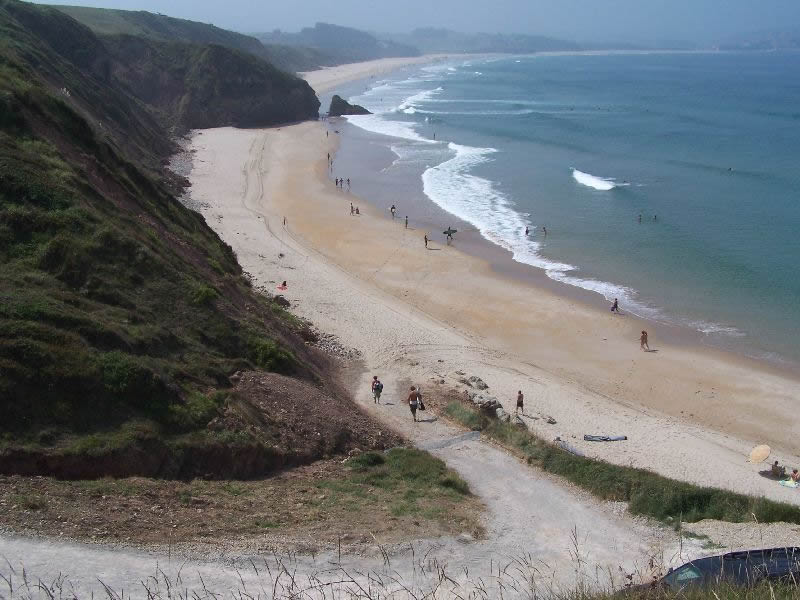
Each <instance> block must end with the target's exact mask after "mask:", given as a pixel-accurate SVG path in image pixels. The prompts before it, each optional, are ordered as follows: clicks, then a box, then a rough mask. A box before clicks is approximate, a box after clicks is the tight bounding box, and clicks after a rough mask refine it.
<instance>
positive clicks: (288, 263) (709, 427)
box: [192, 61, 800, 503]
mask: <svg viewBox="0 0 800 600" xmlns="http://www.w3.org/2000/svg"><path fill="white" fill-rule="evenodd" d="M399 64H400V63H399V62H396V61H389V62H387V61H377V62H376V63H367V64H361V65H347V66H346V67H341V68H335V69H326V70H324V71H321V72H317V73H315V74H308V75H307V77H308V80H309V82H310V83H311V84H312V85H313V86H315V88H318V89H328V90H329V89H331V88H332V87H334V86H335V85H337V84H340V83H342V82H344V81H348V80H352V79H353V78H358V77H364V76H366V75H367V74H368V73H372V72H375V71H374V70H375V69H378V70H380V69H391V68H392V67H397V66H399ZM326 127H327V128H329V130H330V134H329V137H326V135H325V129H326ZM335 128H336V125H335V123H328V124H327V125H326V124H323V123H303V124H299V125H294V126H291V127H283V128H280V129H276V130H271V131H238V130H233V129H221V130H211V131H204V132H202V133H201V134H200V135H197V136H196V137H195V138H194V143H193V149H194V150H195V152H196V158H197V161H198V162H200V163H204V165H205V166H204V167H203V168H211V167H212V166H213V168H214V169H215V170H216V172H217V177H203V178H199V177H198V176H194V177H193V178H192V180H193V190H192V195H193V198H195V199H196V200H199V201H200V202H207V203H208V204H209V205H210V208H209V211H210V213H213V215H214V216H211V215H207V216H208V217H211V218H209V222H211V223H212V226H214V227H215V228H216V229H217V231H218V232H219V233H220V235H221V237H222V238H223V239H225V240H226V241H228V242H229V243H231V244H232V245H233V247H234V249H236V251H237V254H238V255H239V258H240V261H241V262H242V264H243V266H244V268H245V269H247V270H248V271H250V272H251V273H252V274H253V275H254V276H255V277H256V279H257V280H258V281H261V282H271V281H281V280H283V279H286V280H287V281H289V291H288V293H287V294H286V295H287V297H288V298H289V299H290V300H291V301H292V302H293V304H295V311H296V312H297V313H298V314H300V315H302V316H304V317H306V318H308V319H310V320H311V321H313V322H314V323H316V324H317V325H318V326H319V327H320V328H321V329H323V330H327V331H332V332H333V333H336V334H337V335H338V336H339V337H341V338H342V339H343V340H344V341H345V342H346V343H347V344H349V345H351V346H353V347H356V348H359V349H360V350H361V351H362V353H363V355H364V357H365V360H366V363H367V366H368V368H369V369H370V370H376V372H386V371H388V370H391V371H398V372H402V373H403V374H404V375H405V376H407V377H408V378H410V379H413V380H417V381H424V380H425V379H428V378H429V377H431V376H432V374H434V373H435V374H437V375H444V376H449V377H450V378H454V377H455V376H454V374H455V371H457V370H465V371H467V372H469V373H471V374H477V375H479V376H481V377H482V378H483V379H484V380H486V382H487V383H489V384H490V386H491V390H492V393H493V394H495V395H497V396H498V397H499V398H500V400H501V401H503V402H505V403H506V404H507V405H509V406H510V403H511V400H512V399H513V398H514V397H515V395H516V391H517V390H518V389H522V390H523V391H524V392H525V394H526V398H527V403H526V406H528V407H529V408H528V409H527V411H528V412H529V414H531V415H532V416H536V413H537V412H541V413H546V414H550V415H552V416H553V417H554V418H555V419H556V420H557V424H556V425H547V424H546V423H544V422H543V420H542V419H533V418H529V419H527V422H528V424H529V427H530V428H531V429H532V430H534V431H536V432H537V433H538V434H540V435H541V436H542V437H544V438H546V439H553V438H554V437H555V436H557V435H558V436H561V437H562V438H563V439H568V440H571V441H572V442H574V444H575V445H576V446H578V447H579V448H580V449H581V450H583V451H584V452H586V453H587V454H589V455H592V456H597V457H601V458H604V459H606V460H609V461H612V462H616V463H620V464H632V465H636V466H642V467H646V468H649V469H653V470H655V471H657V472H659V473H662V474H664V475H668V476H671V477H676V478H679V479H684V480H687V481H691V482H694V483H699V484H705V485H713V486H719V487H724V488H729V489H734V490H738V491H742V492H747V493H751V494H757V495H765V496H767V497H770V498H774V499H779V500H785V501H789V502H795V503H800V494H797V493H795V491H794V490H791V489H785V488H782V487H781V486H778V485H777V484H776V483H775V482H773V481H770V480H768V479H765V478H763V477H760V476H759V475H758V470H759V469H758V467H756V466H754V465H750V464H748V463H747V462H745V457H746V456H747V454H748V452H749V450H750V448H752V446H753V445H755V444H757V443H769V444H770V445H772V447H773V456H774V457H775V458H777V459H779V460H781V462H786V463H788V464H789V465H800V457H798V454H800V452H798V444H797V441H796V440H797V435H796V432H797V430H798V426H800V419H799V418H798V415H797V411H796V409H795V397H796V396H797V393H798V391H800V385H798V382H797V381H796V380H794V379H792V378H790V377H788V376H786V375H784V374H783V373H779V372H776V371H773V370H771V369H770V368H769V367H767V366H764V365H760V364H759V363H756V362H755V361H749V360H746V359H743V358H739V357H736V356H733V355H729V354H726V353H723V352H718V351H714V350H710V349H708V348H705V347H700V346H698V347H682V346H675V347H673V346H668V345H664V344H662V343H661V342H660V341H659V339H658V338H657V337H656V338H653V337H651V340H650V344H651V347H652V348H653V349H654V350H657V352H651V353H646V352H642V351H641V350H640V349H639V344H638V341H637V340H638V333H639V331H640V330H641V329H643V328H645V327H646V325H644V324H643V323H642V322H641V321H639V320H637V319H635V318H633V317H617V316H615V315H612V314H610V313H609V312H606V311H600V310H597V309H596V308H594V307H590V306H587V305H584V304H582V303H580V302H578V301H575V300H571V299H566V298H564V297H562V296H560V295H556V294H554V293H553V292H552V291H549V290H545V289H541V288H537V287H533V286H531V285H529V284H523V283H521V282H519V281H516V280H513V279H511V278H507V277H503V276H501V275H500V274H498V273H497V272H495V271H494V270H492V269H491V268H490V266H489V265H488V264H486V263H485V262H482V261H480V260H478V259H476V258H474V257H470V256H466V255H465V254H463V253H461V252H459V251H458V249H457V242H456V244H454V245H453V246H445V245H442V244H441V243H438V242H437V243H432V244H430V245H429V246H430V247H429V248H428V249H426V248H425V246H424V243H423V239H422V236H423V233H424V232H423V231H415V230H413V229H406V228H405V227H404V225H403V222H402V220H401V219H397V220H396V221H394V222H393V221H392V220H391V218H389V213H388V210H387V211H386V212H382V211H376V210H374V209H372V208H370V207H369V206H367V205H366V204H365V203H362V202H360V201H359V199H358V198H357V197H355V196H354V195H353V194H349V193H348V192H346V191H342V190H337V189H336V188H335V187H334V185H333V182H332V181H331V180H330V177H329V173H328V172H327V163H326V154H327V152H331V154H332V155H335V151H336V147H337V136H336V135H335V134H333V130H334V129H335ZM195 167H196V168H197V165H195ZM222 172H225V173H234V174H236V178H235V181H226V182H225V184H224V189H219V188H218V187H217V186H219V185H221V184H220V181H221V180H220V179H219V174H220V173H222ZM242 180H246V181H242ZM212 181H216V182H218V183H217V184H216V186H215V187H214V189H208V185H210V184H211V182H212ZM242 185H246V186H247V188H248V189H249V188H250V187H251V186H257V189H258V190H259V193H258V194H255V195H250V196H248V199H247V202H246V210H245V211H244V213H243V214H241V215H240V216H238V217H235V218H234V216H233V215H231V214H229V210H230V209H229V204H230V202H228V201H226V200H225V197H226V196H227V195H229V194H230V192H226V189H231V188H232V186H239V187H241V186H242ZM350 202H353V203H354V204H357V205H359V206H360V209H361V215H360V216H358V217H351V216H350V214H349V204H350ZM387 209H388V207H387ZM284 217H286V218H287V223H288V226H287V227H286V228H285V229H284V228H283V227H282V220H283V218H284ZM264 225H267V226H268V227H269V230H270V231H272V232H274V235H276V236H277V237H278V238H279V239H281V238H282V239H283V242H282V243H288V240H290V239H291V240H292V242H293V243H296V244H297V245H298V248H299V249H300V250H299V251H298V254H297V256H295V253H291V254H290V253H287V256H286V259H284V260H277V259H276V258H275V256H274V252H273V253H272V255H270V250H269V248H268V246H267V245H265V241H264V236H263V234H262V233H261V232H262V231H263V227H264ZM437 233H438V232H437ZM440 237H441V236H440ZM301 254H302V258H300V255H301ZM298 261H299V262H298ZM312 263H314V264H317V263H319V264H320V265H325V267H326V268H324V269H322V268H320V269H319V270H317V271H315V272H313V273H312V272H311V269H310V266H309V265H310V264H312ZM268 285H271V284H268ZM331 286H334V288H335V289H336V292H333V291H332V290H331V289H330V287H331ZM367 303H369V304H371V305H377V306H379V307H380V309H379V314H377V315H373V314H371V313H368V312H367V309H366V308H365V304H367ZM396 314H404V315H413V316H414V319H415V327H414V328H413V329H412V328H409V327H407V326H403V327H402V328H401V330H398V328H397V325H396V322H395V319H394V315H396ZM440 361H443V362H440ZM412 363H414V364H413V366H412ZM587 433H588V434H609V435H627V436H628V438H629V440H628V441H627V442H624V443H608V444H597V443H594V444H593V443H589V442H584V441H583V435H584V434H587Z"/></svg>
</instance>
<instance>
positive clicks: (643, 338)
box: [639, 330, 650, 352]
mask: <svg viewBox="0 0 800 600" xmlns="http://www.w3.org/2000/svg"><path fill="white" fill-rule="evenodd" d="M639 347H640V348H641V349H642V350H647V352H650V346H649V344H648V343H647V332H646V331H644V330H642V335H641V336H640V337H639Z"/></svg>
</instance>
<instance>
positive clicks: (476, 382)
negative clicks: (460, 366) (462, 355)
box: [464, 375, 489, 390]
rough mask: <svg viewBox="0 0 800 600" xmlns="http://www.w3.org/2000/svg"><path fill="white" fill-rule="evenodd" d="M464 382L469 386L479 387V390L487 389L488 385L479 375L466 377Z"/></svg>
mask: <svg viewBox="0 0 800 600" xmlns="http://www.w3.org/2000/svg"><path fill="white" fill-rule="evenodd" d="M464 383H466V384H467V385H469V386H471V387H474V388H476V389H479V390H487V389H489V386H488V385H486V383H485V382H484V381H483V379H481V378H480V377H478V376H476V375H473V376H472V377H470V378H469V379H467V380H466V381H465V382H464Z"/></svg>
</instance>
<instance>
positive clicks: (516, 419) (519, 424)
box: [512, 415, 528, 429]
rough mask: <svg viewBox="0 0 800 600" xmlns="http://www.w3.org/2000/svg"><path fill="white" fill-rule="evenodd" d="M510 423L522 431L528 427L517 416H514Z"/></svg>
mask: <svg viewBox="0 0 800 600" xmlns="http://www.w3.org/2000/svg"><path fill="white" fill-rule="evenodd" d="M512 422H513V423H514V425H516V426H517V427H521V428H522V429H527V428H528V426H527V425H526V424H525V421H523V420H522V417H520V416H519V415H514V418H513V419H512Z"/></svg>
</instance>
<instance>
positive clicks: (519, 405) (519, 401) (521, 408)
mask: <svg viewBox="0 0 800 600" xmlns="http://www.w3.org/2000/svg"><path fill="white" fill-rule="evenodd" d="M524 402H525V396H523V395H522V390H519V391H518V392H517V408H516V410H515V411H514V414H515V415H516V414H517V413H519V412H521V413H522V414H523V415H524V414H525V407H524V406H523V404H524Z"/></svg>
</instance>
